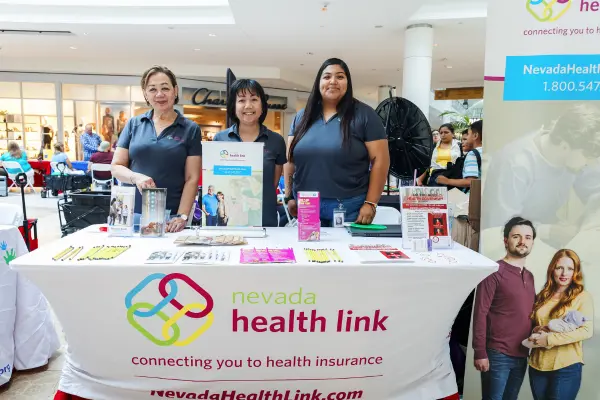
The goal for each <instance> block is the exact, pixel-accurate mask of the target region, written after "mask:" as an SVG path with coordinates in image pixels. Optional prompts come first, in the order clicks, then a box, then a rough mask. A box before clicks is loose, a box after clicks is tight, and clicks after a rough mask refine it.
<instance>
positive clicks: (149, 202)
mask: <svg viewBox="0 0 600 400" xmlns="http://www.w3.org/2000/svg"><path fill="white" fill-rule="evenodd" d="M166 207H167V189H144V190H143V191H142V219H141V223H140V236H142V237H162V236H164V234H165V230H166V225H167V220H168V219H169V217H170V214H171V210H166Z"/></svg>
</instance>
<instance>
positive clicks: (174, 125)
mask: <svg viewBox="0 0 600 400" xmlns="http://www.w3.org/2000/svg"><path fill="white" fill-rule="evenodd" d="M142 90H143V92H144V97H145V98H146V102H147V103H148V105H150V106H152V110H151V111H149V112H147V113H145V114H142V115H139V116H137V117H135V118H131V119H130V120H129V121H128V122H127V124H126V125H125V128H124V129H123V132H121V135H120V136H119V142H118V144H117V149H116V151H115V155H114V157H113V162H112V166H113V167H112V173H113V176H114V177H116V178H117V179H118V180H120V181H121V182H123V183H124V184H126V185H135V186H137V188H138V189H139V191H140V192H141V191H142V189H145V188H155V187H158V188H166V189H167V209H169V210H171V215H172V216H173V218H171V220H170V222H169V224H168V226H167V231H168V232H179V231H181V230H183V228H185V226H186V223H187V222H186V221H187V218H188V215H189V214H190V212H191V210H192V206H193V205H194V199H195V198H196V194H197V192H198V180H199V179H200V169H201V168H202V142H201V140H202V138H201V136H200V128H199V127H198V125H196V124H195V123H194V122H193V121H190V120H188V119H186V118H184V117H183V115H181V114H180V113H179V112H178V111H177V110H175V108H174V106H175V104H176V103H177V102H178V100H179V95H178V87H177V79H176V78H175V75H174V74H173V72H171V71H170V70H169V69H168V68H166V67H160V66H155V67H152V68H150V69H148V70H147V71H146V72H144V74H143V76H142ZM140 212H141V196H139V195H137V196H136V202H135V214H134V221H135V220H137V219H138V218H139V213H140ZM134 224H136V222H134Z"/></svg>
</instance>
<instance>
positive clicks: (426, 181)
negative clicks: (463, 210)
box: [417, 124, 461, 186]
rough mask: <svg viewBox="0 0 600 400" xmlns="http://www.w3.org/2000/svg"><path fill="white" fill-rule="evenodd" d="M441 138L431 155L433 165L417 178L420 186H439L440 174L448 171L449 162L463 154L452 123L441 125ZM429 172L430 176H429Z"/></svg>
mask: <svg viewBox="0 0 600 400" xmlns="http://www.w3.org/2000/svg"><path fill="white" fill-rule="evenodd" d="M439 132H440V140H439V142H438V143H437V145H436V146H435V148H434V149H433V153H432V155H431V167H430V168H429V169H428V170H426V171H425V172H423V174H422V175H421V176H419V177H418V178H417V185H418V186H428V185H431V186H437V185H438V184H441V183H439V182H436V178H437V177H438V175H440V174H441V173H443V172H444V171H446V167H447V166H448V163H450V162H452V163H453V162H455V161H456V159H457V158H458V157H460V156H461V152H460V144H459V142H458V140H455V139H454V127H453V126H452V124H443V125H442V126H440V129H439ZM428 174H429V177H428Z"/></svg>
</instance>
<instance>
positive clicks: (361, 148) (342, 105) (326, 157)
mask: <svg viewBox="0 0 600 400" xmlns="http://www.w3.org/2000/svg"><path fill="white" fill-rule="evenodd" d="M289 136H290V138H289V151H288V163H287V164H286V165H285V167H284V170H285V174H284V175H285V182H286V185H285V200H286V202H287V206H288V209H289V211H290V213H291V214H292V215H293V216H296V215H297V204H296V200H295V199H296V198H297V197H296V193H297V192H299V191H319V192H320V195H321V209H320V217H321V223H322V224H323V226H332V220H333V211H334V210H335V209H336V208H338V207H339V206H340V204H341V205H343V206H344V209H345V210H346V217H345V220H346V221H349V222H357V223H359V224H367V225H368V224H370V223H371V222H373V219H374V218H375V213H376V211H377V203H378V202H379V199H380V198H381V194H382V192H383V188H384V186H385V182H386V180H387V177H388V172H389V167H390V156H389V150H388V141H387V135H386V133H385V129H384V128H383V124H382V122H381V119H380V118H379V116H378V115H377V114H376V113H375V111H374V110H373V109H372V108H371V107H369V106H368V105H366V104H364V103H362V102H360V101H358V100H356V99H355V98H354V95H353V90H352V78H351V76H350V70H349V68H348V65H346V63H345V62H344V61H342V60H340V59H338V58H331V59H328V60H326V61H325V62H324V63H323V64H322V65H321V68H320V69H319V72H318V73H317V76H316V78H315V81H314V84H313V88H312V91H311V93H310V96H309V97H308V101H307V104H306V108H305V109H304V110H302V111H300V112H299V113H298V115H297V116H296V118H295V119H294V121H293V123H292V126H291V129H290V134H289Z"/></svg>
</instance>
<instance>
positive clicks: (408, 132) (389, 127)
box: [375, 95, 433, 182]
mask: <svg viewBox="0 0 600 400" xmlns="http://www.w3.org/2000/svg"><path fill="white" fill-rule="evenodd" d="M375 112H376V113H377V115H379V117H380V118H381V120H382V121H383V126H384V127H385V132H386V134H387V137H388V144H389V150H390V174H391V175H393V176H394V177H396V178H398V179H400V180H402V181H406V180H410V181H411V182H412V179H413V177H414V174H415V170H416V171H417V176H420V175H421V174H422V173H423V172H425V170H427V168H429V166H430V165H431V154H432V152H433V136H432V135H431V127H430V125H429V122H427V118H425V115H424V114H423V112H422V111H421V110H420V109H419V107H417V106H416V105H415V104H414V103H412V102H410V101H408V100H406V99H403V98H402V97H392V96H391V95H390V97H389V98H387V99H385V100H384V101H382V102H381V104H379V105H378V106H377V109H376V110H375Z"/></svg>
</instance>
